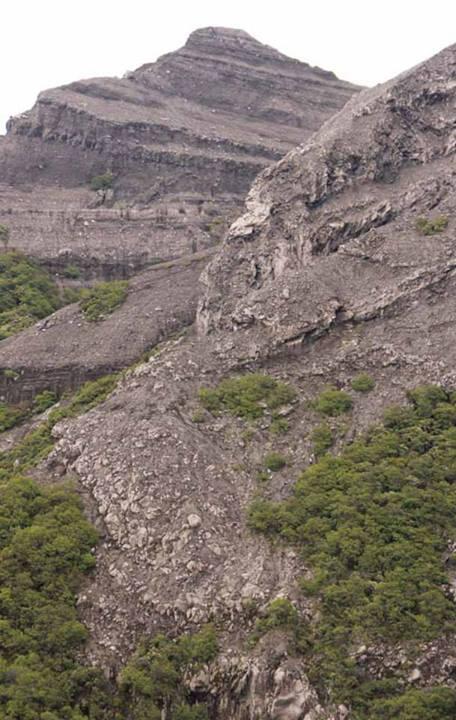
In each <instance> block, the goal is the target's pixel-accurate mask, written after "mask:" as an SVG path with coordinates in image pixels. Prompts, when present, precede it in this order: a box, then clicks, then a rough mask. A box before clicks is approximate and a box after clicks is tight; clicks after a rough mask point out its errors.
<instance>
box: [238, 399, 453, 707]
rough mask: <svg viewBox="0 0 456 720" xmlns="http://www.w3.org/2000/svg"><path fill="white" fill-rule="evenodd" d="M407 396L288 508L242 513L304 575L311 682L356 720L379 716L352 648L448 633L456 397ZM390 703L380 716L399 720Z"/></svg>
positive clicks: (262, 504) (256, 507)
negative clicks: (314, 611)
mask: <svg viewBox="0 0 456 720" xmlns="http://www.w3.org/2000/svg"><path fill="white" fill-rule="evenodd" d="M408 397H409V403H410V404H409V406H408V407H407V408H402V409H401V412H398V411H397V410H396V411H395V412H394V413H392V411H391V410H389V411H388V412H387V413H386V414H385V423H384V424H383V425H380V426H378V427H374V428H372V429H371V430H370V431H368V432H367V433H366V434H365V436H363V437H362V438H360V439H358V440H357V441H355V442H353V443H352V444H350V445H348V446H347V447H346V448H345V450H344V451H343V452H342V454H341V456H340V457H333V456H331V455H324V456H323V457H322V458H321V459H320V460H319V462H317V463H315V464H314V465H312V466H310V467H309V468H308V469H307V470H306V471H305V472H304V473H303V474H302V475H301V477H300V479H299V480H298V482H297V483H296V485H295V488H294V491H293V494H292V496H291V497H290V498H289V499H287V500H284V501H282V502H276V503H274V502H270V501H267V500H264V499H256V500H255V502H254V503H252V506H251V508H250V512H249V525H250V527H251V528H252V529H253V530H255V531H256V532H261V533H264V534H266V535H268V536H269V537H271V539H274V538H280V539H281V540H283V541H285V542H288V543H292V544H294V545H295V546H297V547H298V548H299V549H300V550H301V551H302V553H303V558H304V561H305V562H306V564H307V565H308V566H310V567H311V568H312V570H313V577H312V579H311V580H306V581H302V583H301V584H302V587H303V590H304V591H305V592H306V593H308V594H313V595H314V596H315V597H316V598H317V599H318V601H319V606H320V610H319V613H318V615H317V617H318V621H316V622H315V623H314V627H313V637H312V642H311V649H310V650H309V651H308V652H309V659H308V664H309V676H310V678H311V680H313V682H314V683H316V685H317V686H318V687H319V688H320V691H321V692H322V693H323V695H325V700H330V701H336V702H345V703H347V704H349V705H350V704H351V705H352V707H353V708H354V709H353V718H354V719H355V720H365V719H366V718H371V717H372V718H375V719H377V718H380V717H383V715H381V712H380V710H378V714H375V712H377V708H378V707H382V706H378V705H376V706H375V708H376V710H375V712H374V711H373V709H372V708H373V707H374V705H375V701H374V699H373V697H371V698H370V700H369V699H368V700H366V697H367V696H366V692H364V691H365V686H366V683H369V682H371V679H370V678H369V677H368V676H367V677H366V676H364V677H363V676H360V675H359V674H358V673H357V668H356V664H355V662H354V660H353V658H352V657H351V656H350V655H349V651H350V648H354V647H357V646H358V645H359V644H360V643H365V644H368V643H377V642H381V643H390V644H391V645H392V646H393V645H395V644H398V643H400V644H401V645H402V646H403V647H404V648H407V643H409V642H410V643H411V644H412V651H413V645H414V644H416V643H419V642H422V641H430V640H432V639H434V638H435V637H438V636H441V635H444V634H445V633H447V632H452V631H453V630H454V628H455V627H456V607H455V604H454V602H453V601H452V600H451V598H450V596H449V593H448V578H447V576H446V573H445V564H444V553H445V551H446V548H447V543H448V539H449V538H453V537H455V535H456V414H455V413H454V412H453V411H450V410H449V407H451V408H453V409H455V408H456V396H453V394H450V393H447V392H445V391H444V390H443V389H442V388H438V387H434V386H424V387H419V388H416V389H415V390H413V391H411V392H409V393H408ZM363 692H364V695H363ZM391 692H392V691H391ZM391 692H390V695H391ZM328 693H329V697H328ZM362 697H364V699H363V700H362V699H361V698H362ZM420 698H421V696H420ZM387 699H388V698H387ZM390 700H391V703H390V705H386V704H385V702H384V701H382V702H384V707H385V708H387V707H390V708H391V709H394V712H396V708H399V709H400V710H401V712H402V706H401V702H402V700H401V701H399V700H398V699H397V698H396V699H395V698H391V697H390V698H389V699H388V703H389V702H390ZM422 701H423V698H421V699H420V703H421V702H422ZM404 702H405V701H404ZM429 702H430V700H429ZM363 703H364V704H363ZM366 703H367V704H366ZM407 703H409V699H407ZM404 707H406V706H404ZM410 707H412V705H410ZM423 707H426V706H425V705H424V706H423ZM371 712H374V714H373V715H371V714H369V713H371ZM398 713H399V710H398ZM384 717H386V718H390V717H391V718H394V717H400V718H408V717H409V716H408V715H407V714H406V712H405V710H404V711H403V714H402V715H401V714H400V713H399V714H396V715H394V714H390V715H388V714H387V715H384ZM410 717H412V718H414V717H415V715H413V714H412V715H410ZM416 717H419V715H417V716H416ZM423 717H427V716H426V714H424V715H423Z"/></svg>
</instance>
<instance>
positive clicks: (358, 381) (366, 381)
mask: <svg viewBox="0 0 456 720" xmlns="http://www.w3.org/2000/svg"><path fill="white" fill-rule="evenodd" d="M351 386H352V388H353V390H356V392H362V393H368V392H370V391H371V390H373V389H374V387H375V381H374V379H373V378H372V377H371V376H370V375H368V374H367V373H360V374H359V375H357V376H356V377H354V378H353V380H352V381H351Z"/></svg>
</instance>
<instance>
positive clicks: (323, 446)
mask: <svg viewBox="0 0 456 720" xmlns="http://www.w3.org/2000/svg"><path fill="white" fill-rule="evenodd" d="M312 443H313V449H314V453H315V455H317V456H319V455H323V453H325V452H326V450H329V448H330V447H332V446H333V445H334V435H333V431H332V430H331V427H330V426H329V425H328V423H321V424H320V425H317V427H316V428H314V429H313V431H312Z"/></svg>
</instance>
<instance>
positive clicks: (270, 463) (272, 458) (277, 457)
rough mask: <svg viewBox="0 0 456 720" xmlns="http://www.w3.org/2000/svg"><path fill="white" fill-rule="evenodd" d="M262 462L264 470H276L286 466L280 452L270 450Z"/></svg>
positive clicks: (285, 461)
mask: <svg viewBox="0 0 456 720" xmlns="http://www.w3.org/2000/svg"><path fill="white" fill-rule="evenodd" d="M263 464H264V467H265V468H266V470H270V471H271V472H277V471H278V470H282V468H284V467H285V466H286V464H287V460H286V458H285V457H284V456H283V455H281V454H280V453H278V452H274V451H272V452H269V453H268V454H267V455H266V457H265V458H264V461H263Z"/></svg>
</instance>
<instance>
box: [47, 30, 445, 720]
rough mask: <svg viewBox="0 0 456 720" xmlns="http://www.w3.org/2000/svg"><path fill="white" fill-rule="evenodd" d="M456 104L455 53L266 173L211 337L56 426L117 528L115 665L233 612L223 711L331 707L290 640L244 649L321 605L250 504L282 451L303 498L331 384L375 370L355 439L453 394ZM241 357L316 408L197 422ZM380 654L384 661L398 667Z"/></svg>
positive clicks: (112, 583)
mask: <svg viewBox="0 0 456 720" xmlns="http://www.w3.org/2000/svg"><path fill="white" fill-rule="evenodd" d="M196 39H197V40H198V43H199V36H197V37H196ZM192 42H193V41H192ZM250 47H251V44H250V41H249V48H250ZM190 49H191V48H190ZM191 50H192V52H193V49H191ZM189 51H190V50H187V51H186V52H189ZM199 52H200V50H199ZM162 62H164V63H166V62H168V60H167V59H164V60H163V61H162ZM280 62H282V61H280ZM283 62H285V61H283ZM139 72H140V73H142V74H144V75H145V76H146V77H147V76H148V72H149V70H148V68H145V69H142V70H141V71H139ZM331 81H332V80H331ZM151 82H157V81H156V79H155V80H153V81H151ZM218 97H219V96H218ZM218 101H219V102H221V100H220V97H219V100H218ZM455 115H456V46H452V47H450V48H448V49H447V50H445V51H443V52H442V53H440V54H439V55H437V56H436V57H435V58H433V59H431V60H430V61H428V62H427V63H424V64H423V65H421V66H419V67H417V68H415V69H413V70H412V71H410V72H408V73H406V74H404V75H402V76H400V77H399V78H397V79H396V80H394V81H391V82H390V83H387V84H386V85H383V86H380V87H378V88H376V89H375V90H368V91H364V92H363V93H361V94H360V95H359V96H357V97H356V98H354V99H353V100H352V101H350V102H349V103H348V104H347V105H346V107H345V108H344V109H343V110H342V111H341V112H340V113H339V114H338V115H336V116H335V117H334V118H333V119H331V120H330V121H329V122H328V123H326V125H324V126H323V128H322V129H321V130H320V131H319V132H318V133H317V134H316V135H315V136H314V137H313V138H312V139H311V141H310V142H309V143H308V144H307V145H304V146H302V147H300V148H298V149H296V150H293V151H292V152H291V153H289V154H288V155H287V156H286V157H285V158H284V159H283V160H281V161H279V162H278V163H277V164H275V165H273V166H271V167H270V168H268V169H267V170H266V171H265V172H263V173H262V174H261V175H260V176H259V178H258V179H257V180H256V181H255V184H254V186H253V189H252V191H251V192H250V194H249V196H248V199H247V203H246V205H247V210H246V213H245V214H244V215H243V216H242V217H241V218H240V219H239V220H238V221H236V222H235V223H234V224H233V225H232V227H231V229H230V231H229V232H228V234H227V236H226V238H225V240H224V243H223V245H222V247H221V248H220V249H219V251H218V252H217V254H216V256H215V258H214V259H213V260H212V262H211V263H210V265H209V267H208V269H207V271H206V273H205V291H204V294H203V297H202V298H201V301H200V308H199V313H198V323H197V324H198V331H199V332H198V334H189V336H188V337H186V338H180V339H179V340H178V341H174V342H171V343H170V344H169V345H168V346H167V347H166V348H164V350H163V351H162V353H161V355H158V356H157V357H155V358H153V359H151V360H150V361H149V362H148V363H145V364H144V365H142V366H140V367H138V368H137V369H136V370H135V371H134V372H133V373H132V374H131V375H130V376H127V377H126V378H125V379H124V380H123V381H122V383H121V384H120V386H119V388H118V389H117V391H116V392H115V393H114V394H113V395H112V397H111V398H110V399H109V400H108V401H107V402H106V403H105V404H104V405H103V406H101V407H99V408H98V409H96V410H94V411H92V412H91V413H89V414H88V415H86V416H84V417H83V418H80V419H79V420H76V421H74V422H71V423H62V424H60V425H59V426H57V427H56V429H55V434H56V437H57V438H58V442H57V445H56V448H55V450H54V452H53V453H52V455H51V456H50V458H49V460H48V464H47V469H48V470H49V469H50V470H54V471H56V472H58V473H62V472H70V473H76V474H77V476H78V478H79V479H80V482H81V485H82V487H83V488H84V489H85V491H86V493H87V497H88V505H89V506H90V507H91V508H92V511H93V512H94V514H95V516H96V517H97V518H98V520H99V523H100V526H102V527H103V529H104V533H105V535H104V542H103V543H102V545H101V547H100V549H99V553H98V569H97V575H96V578H95V580H94V582H93V583H92V584H91V585H90V586H89V587H88V589H87V592H86V593H85V594H84V596H83V597H81V610H82V612H83V614H84V617H85V618H86V620H87V622H88V624H89V627H90V630H91V638H92V640H91V646H90V653H91V656H92V657H93V658H95V659H96V660H97V661H98V662H101V663H102V664H104V665H105V666H106V667H109V666H110V665H114V666H115V665H116V663H118V662H119V661H120V658H121V657H122V656H124V655H125V654H126V653H128V650H129V649H130V648H131V647H132V645H134V642H135V635H140V634H141V632H143V631H146V632H154V631H156V630H157V628H170V627H177V628H178V629H179V630H182V631H185V630H188V629H189V628H191V627H192V626H194V625H195V624H198V623H201V622H204V621H206V620H208V619H210V618H213V617H217V618H219V619H220V622H221V623H222V625H223V628H224V632H225V636H224V637H225V639H224V642H225V653H226V655H225V658H224V660H223V662H222V666H221V667H218V670H217V671H216V674H215V676H214V677H212V678H210V677H208V678H206V682H207V683H209V687H212V690H211V692H212V693H213V694H214V692H215V694H216V696H217V699H218V701H219V702H220V706H219V712H220V713H222V714H219V716H220V717H224V718H228V717H229V718H246V717H273V718H284V719H285V718H286V719H287V720H292V719H293V720H296V719H298V718H299V719H301V720H303V719H304V718H305V720H313V719H314V718H316V717H317V715H318V713H319V712H320V711H321V708H319V706H318V701H317V699H316V694H315V692H314V690H313V689H312V687H311V686H310V684H309V682H308V680H307V676H306V667H305V663H304V664H302V663H301V664H300V662H299V661H296V663H295V664H293V662H291V660H290V658H289V657H288V656H287V652H286V649H283V648H282V647H281V645H280V643H278V644H276V646H275V647H274V648H273V649H271V647H269V648H268V647H263V648H262V650H256V651H255V652H254V653H252V654H251V655H247V656H246V655H245V654H243V652H244V651H243V650H242V647H244V649H245V646H243V645H242V643H241V640H242V638H245V636H246V634H248V631H249V628H250V629H251V623H250V625H249V622H250V621H249V618H248V615H246V606H247V604H248V603H249V602H250V603H251V602H254V603H256V604H257V605H258V606H260V607H264V606H265V605H266V604H267V602H268V601H270V600H271V599H273V598H275V597H277V596H278V595H286V596H288V597H289V598H291V599H292V600H293V601H294V602H295V603H296V604H297V605H298V607H299V608H300V609H301V611H302V612H306V611H309V599H308V598H306V597H305V596H304V597H303V596H302V594H300V593H299V590H298V587H297V577H298V575H299V574H303V573H305V571H306V568H305V567H304V565H303V561H302V559H301V558H300V557H299V555H298V554H297V553H295V552H294V551H292V550H287V549H285V548H278V549H275V550H274V549H273V548H271V547H270V546H269V544H267V543H266V542H264V541H263V540H261V539H258V537H254V536H253V535H252V534H251V533H249V532H248V531H247V529H246V525H245V510H246V507H247V505H248V503H249V501H250V499H251V498H252V496H253V494H254V493H255V492H256V491H257V489H258V486H257V479H256V478H257V474H258V468H259V467H261V463H262V458H263V457H264V455H265V453H266V452H267V451H268V450H271V449H274V450H276V451H279V452H282V453H284V454H286V456H287V458H288V464H289V466H291V467H292V470H287V469H285V470H282V472H279V473H277V474H276V475H275V476H274V478H273V479H271V484H270V486H269V488H268V493H269V494H270V495H271V496H272V497H283V496H286V495H287V493H288V492H289V490H290V486H291V484H292V482H293V478H294V477H295V476H296V474H297V473H298V471H299V470H300V469H301V468H302V467H304V466H305V465H307V464H308V463H309V461H310V460H311V458H312V445H311V442H310V440H309V436H310V432H311V430H312V428H313V427H314V426H315V422H316V419H315V414H314V413H313V410H312V409H311V407H310V405H309V400H311V399H312V398H313V397H315V394H316V392H317V391H318V390H319V389H321V388H322V387H323V386H325V385H326V384H327V383H328V382H329V383H331V384H335V385H337V386H338V387H342V388H344V387H345V388H348V387H349V383H350V379H351V378H352V377H353V375H354V374H356V373H359V372H360V371H367V372H368V373H369V374H370V375H371V376H372V378H373V379H374V380H375V390H374V391H373V392H372V393H370V394H369V396H361V395H360V397H359V398H357V400H356V403H355V406H354V409H353V413H352V417H351V421H350V422H351V426H350V429H349V431H348V436H347V437H348V438H350V437H353V435H354V434H355V433H357V432H359V431H360V429H363V428H365V427H366V426H367V425H368V424H369V423H371V422H372V421H374V420H377V419H378V418H379V416H380V415H381V412H382V410H383V409H384V407H385V406H386V405H388V404H390V403H392V402H395V401H398V400H401V399H403V395H404V390H406V389H407V388H410V387H414V386H416V385H417V384H419V383H422V382H439V383H443V384H447V385H448V386H453V387H454V386H455V384H456V373H455V370H454V368H455V364H456V352H455V347H456V344H455V330H454V322H453V320H454V316H455V312H456V307H455V298H456V287H455V282H456V279H455V278H456V275H455V269H456V251H455V245H454V215H455V208H456V175H455V170H454V158H455V152H456V142H455V126H454V118H455ZM433 223H436V225H435V224H434V225H433ZM243 369H256V370H259V371H263V372H267V373H269V374H272V375H273V376H274V377H277V378H281V379H285V380H287V381H289V382H290V383H291V384H292V385H293V386H294V387H295V388H296V390H297V393H298V401H297V402H296V403H293V404H292V405H290V406H289V407H286V408H284V409H283V417H286V418H287V419H288V423H289V431H288V433H287V434H286V436H284V437H282V436H278V437H277V438H273V437H272V435H271V433H270V430H269V428H270V423H271V418H269V419H268V418H266V419H265V420H264V422H262V423H260V424H259V425H257V426H255V428H254V429H253V430H252V431H251V432H250V433H249V437H248V438H247V435H246V428H245V425H244V424H243V423H242V422H241V421H239V420H237V419H233V418H232V417H229V416H220V417H212V416H210V415H206V416H205V418H204V419H205V423H204V425H199V420H198V419H197V421H195V412H196V410H197V409H198V401H197V393H198V388H199V387H200V386H201V385H213V384H215V383H216V382H217V381H218V380H219V379H220V378H221V377H223V376H226V375H231V374H233V373H236V372H239V371H241V370H243ZM396 651H397V649H396ZM372 652H373V655H372V657H371V658H370V659H369V658H368V661H369V662H371V660H372V662H374V664H375V663H376V664H377V668H378V667H379V666H382V664H383V666H385V665H386V666H388V663H390V666H391V663H393V660H392V659H391V657H390V656H388V654H387V653H386V652H385V653H384V655H383V656H382V653H381V652H380V651H379V650H378V648H377V649H375V648H374V650H373V651H372ZM375 652H376V653H377V655H375ZM420 653H421V655H420V659H419V665H420V670H419V671H417V672H418V675H416V674H415V678H421V680H420V682H422V684H423V685H424V686H426V685H431V684H433V683H435V682H439V683H442V682H443V683H449V684H450V685H451V684H452V683H453V684H454V677H453V675H452V673H454V670H453V669H454V659H455V655H456V652H455V646H454V641H453V639H451V638H450V639H448V638H447V639H446V640H443V639H437V640H436V641H435V643H434V644H431V645H428V646H427V647H424V648H421V649H420ZM366 657H368V655H366ZM223 663H224V664H223ZM233 667H234V668H235V669H233ZM378 672H379V673H380V672H381V671H380V670H379V671H378ZM230 673H231V674H230ZM380 676H381V677H382V675H381V674H380ZM211 683H212V686H211ZM217 683H218V685H217ZM216 686H217V687H218V690H217V691H215V690H214V688H215V687H216ZM227 687H228V688H230V689H229V690H226V688H227ZM217 692H218V695H217ZM224 693H225V694H224ZM227 698H228V699H227ZM220 708H223V711H222V710H221V709H220ZM227 708H228V710H227ZM223 713H224V714H223ZM347 716H348V710H347V708H339V709H338V710H337V709H335V708H328V709H327V712H326V714H325V715H324V717H338V718H345V717H347ZM318 717H320V715H318Z"/></svg>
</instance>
